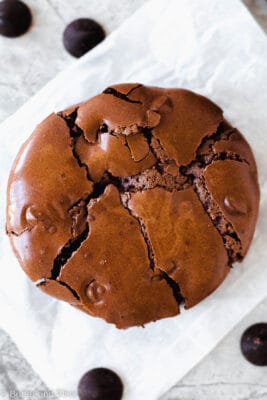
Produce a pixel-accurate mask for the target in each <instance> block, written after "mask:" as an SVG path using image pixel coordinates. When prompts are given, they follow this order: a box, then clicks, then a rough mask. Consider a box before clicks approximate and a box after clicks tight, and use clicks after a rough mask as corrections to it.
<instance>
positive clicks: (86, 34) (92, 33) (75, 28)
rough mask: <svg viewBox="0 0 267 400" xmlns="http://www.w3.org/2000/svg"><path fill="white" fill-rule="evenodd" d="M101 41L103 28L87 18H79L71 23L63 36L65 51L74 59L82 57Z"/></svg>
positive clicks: (103, 36) (103, 37)
mask: <svg viewBox="0 0 267 400" xmlns="http://www.w3.org/2000/svg"><path fill="white" fill-rule="evenodd" d="M103 39H105V32H104V30H103V28H102V27H101V26H100V25H99V23H98V22H96V21H94V20H92V19H89V18H79V19H76V20H75V21H73V22H71V23H70V24H69V25H68V26H67V27H66V29H65V31H64V34H63V43H64V46H65V49H66V50H67V51H68V52H69V53H70V54H71V55H73V56H74V57H81V56H83V55H84V54H85V53H87V52H88V51H89V50H91V49H92V48H93V47H95V46H96V45H97V44H98V43H100V42H101V41H102V40H103Z"/></svg>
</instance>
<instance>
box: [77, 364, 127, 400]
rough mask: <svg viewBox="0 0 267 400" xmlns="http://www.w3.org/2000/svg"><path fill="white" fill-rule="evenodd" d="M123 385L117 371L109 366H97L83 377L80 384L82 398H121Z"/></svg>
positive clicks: (108, 399)
mask: <svg viewBox="0 0 267 400" xmlns="http://www.w3.org/2000/svg"><path fill="white" fill-rule="evenodd" d="M122 392H123V385H122V382H121V380H120V378H119V377H118V375H117V374H115V372H113V371H111V370H110V369H107V368H95V369H92V370H90V371H88V372H87V373H86V374H84V375H83V377H82V378H81V380H80V382H79V385H78V394H79V398H80V400H120V399H121V398H122Z"/></svg>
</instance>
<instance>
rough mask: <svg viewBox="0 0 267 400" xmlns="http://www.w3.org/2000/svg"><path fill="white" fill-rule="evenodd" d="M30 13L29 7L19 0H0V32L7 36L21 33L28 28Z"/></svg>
mask: <svg viewBox="0 0 267 400" xmlns="http://www.w3.org/2000/svg"><path fill="white" fill-rule="evenodd" d="M31 23H32V14H31V11H30V9H29V7H28V6H27V5H26V4H25V3H23V2H22V1H19V0H5V1H1V2H0V34H1V35H3V36H7V37H16V36H20V35H23V34H24V33H25V32H27V30H28V29H29V28H30V26H31Z"/></svg>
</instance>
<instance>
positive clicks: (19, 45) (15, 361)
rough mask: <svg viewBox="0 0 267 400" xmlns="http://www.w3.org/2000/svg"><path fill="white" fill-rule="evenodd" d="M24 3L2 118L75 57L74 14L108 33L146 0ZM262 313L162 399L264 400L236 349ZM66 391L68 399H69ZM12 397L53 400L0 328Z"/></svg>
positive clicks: (10, 46) (0, 66)
mask: <svg viewBox="0 0 267 400" xmlns="http://www.w3.org/2000/svg"><path fill="white" fill-rule="evenodd" d="M177 1H178V0H177ZM188 1H190V0H188ZM26 2H27V3H28V4H29V5H30V6H31V8H32V11H33V14H34V26H33V28H32V30H31V32H30V33H28V34H27V35H24V36H23V37H21V38H19V39H15V40H14V39H6V38H2V37H0V54H1V63H0V121H1V120H3V119H4V118H5V117H7V116H8V115H10V114H12V113H13V112H14V111H16V110H17V108H18V107H19V106H20V105H22V104H23V103H24V102H25V101H26V100H27V99H28V98H29V97H30V96H32V95H33V94H34V93H36V92H37V91H38V90H39V89H40V88H41V87H42V86H43V85H44V84H45V83H46V82H47V81H48V80H49V79H51V78H53V77H54V76H55V75H56V73H57V72H59V71H61V70H62V69H64V68H65V67H66V66H68V65H69V64H70V63H71V62H73V60H74V59H73V58H72V57H71V56H69V55H68V54H67V53H66V52H65V51H64V49H63V46H62V40H61V36H62V31H63V29H64V27H65V25H66V24H67V23H68V22H70V21H71V20H72V19H74V18H77V17H84V16H88V17H92V18H95V19H96V20H98V21H99V22H100V23H102V25H103V26H104V28H105V30H106V32H107V33H109V32H111V31H112V30H114V29H115V28H116V27H117V26H119V25H120V23H121V22H122V21H123V20H124V19H125V18H127V17H128V16H130V15H131V14H132V13H133V12H134V11H135V10H136V9H137V8H138V7H139V6H141V5H142V4H143V3H144V0H120V1H116V0H73V1H65V0H26ZM245 3H246V4H247V5H248V6H249V8H250V9H251V10H252V12H253V14H254V15H255V17H256V18H257V19H258V21H259V22H260V23H261V24H262V26H263V27H264V28H265V29H266V31H267V1H266V0H245ZM266 40H267V37H266ZM230 311H231V310H229V312H230ZM266 313H267V301H265V302H264V303H262V304H261V305H260V306H259V307H257V309H256V310H254V311H253V312H252V313H251V314H250V315H249V316H248V317H247V318H246V319H245V320H244V321H242V322H241V323H240V324H239V325H238V326H237V327H236V328H235V329H234V330H233V331H232V332H231V333H230V334H229V335H228V336H227V337H226V338H225V339H224V340H223V341H222V342H221V344H220V345H219V346H217V348H216V349H215V350H214V351H213V352H211V353H210V354H209V355H208V356H207V357H206V358H205V359H204V360H203V361H202V362H201V363H200V364H199V365H198V366H197V367H195V368H194V369H193V370H192V371H191V372H190V373H189V374H188V375H187V376H186V377H185V378H184V379H183V380H181V381H180V382H178V383H177V386H176V387H174V388H173V389H172V390H171V391H169V392H168V393H167V394H166V396H164V398H163V399H164V400H204V399H205V400H222V399H224V400H254V399H257V400H267V367H264V368H261V367H254V366H252V365H250V364H249V363H247V362H246V361H245V360H244V359H243V357H242V356H241V354H240V350H239V339H240V336H241V334H242V332H243V330H244V329H245V328H246V327H247V326H248V325H250V324H251V323H253V322H259V321H266ZM0 323H1V322H0ZM18 329H22V327H18ZM67 395H68V394H67V393H66V398H70V397H68V396H67ZM13 398H20V399H34V400H35V399H36V400H37V399H41V398H46V399H50V400H55V399H56V396H55V395H53V394H51V393H49V389H48V388H46V387H45V385H44V384H43V383H42V382H41V380H40V379H39V378H38V376H36V374H35V373H34V371H33V370H32V369H31V367H30V366H29V365H28V363H27V362H26V361H25V360H24V359H23V358H22V356H21V355H20V354H19V352H18V350H17V349H16V346H15V345H14V344H13V343H12V341H11V340H10V338H9V337H8V336H7V335H6V333H5V332H4V331H1V330H0V399H1V400H7V399H13ZM163 399H162V400H163ZM140 400H145V399H140ZM155 400H157V399H155Z"/></svg>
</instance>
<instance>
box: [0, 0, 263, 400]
mask: <svg viewBox="0 0 267 400" xmlns="http://www.w3.org/2000/svg"><path fill="white" fill-rule="evenodd" d="M44 68H45V65H44ZM124 81H126V82H127V81H130V82H138V81H139V82H142V83H145V84H153V85H158V86H172V87H185V88H189V89H192V90H195V91H197V92H199V93H201V94H204V95H207V96H209V97H210V98H211V99H213V100H214V101H215V102H217V103H218V104H219V105H220V106H221V107H222V108H223V109H224V111H225V116H226V118H227V119H228V120H229V121H230V122H231V123H232V124H233V125H235V126H237V127H238V128H239V129H240V130H241V131H242V132H243V133H244V135H245V136H246V138H247V139H248V141H249V143H250V144H251V146H252V148H253V150H254V152H255V156H256V160H257V164H258V169H259V177H260V186H261V209H260V216H259V222H258V225H257V230H256V234H255V237H254V240H253V244H252V246H251V249H250V251H249V253H248V255H247V257H246V260H245V261H244V262H243V263H242V264H237V265H235V267H234V269H233V270H232V271H231V272H230V274H229V276H228V278H227V279H226V280H225V282H224V283H223V285H222V286H221V287H220V288H219V289H218V290H217V291H216V292H215V293H214V294H212V295H211V296H210V297H209V298H208V299H206V300H205V301H203V302H202V303H201V304H199V305H198V306H196V307H194V308H193V309H191V310H189V311H185V312H183V313H182V315H181V316H179V317H177V318H172V319H166V320H162V321H159V322H157V323H151V324H149V325H147V326H146V327H145V329H143V328H132V329H129V330H126V331H119V330H117V329H116V328H114V327H113V326H110V325H107V324H106V323H105V322H103V321H101V320H98V319H94V318H92V317H89V316H87V315H84V314H83V313H80V312H78V311H77V310H75V309H73V308H72V307H70V306H69V305H67V304H65V303H62V302H59V301H57V300H55V299H53V298H50V297H48V296H46V295H45V294H43V293H41V291H39V290H37V289H36V288H35V287H34V285H33V284H32V283H31V282H30V281H29V280H28V279H27V277H26V276H25V274H24V273H23V272H22V270H21V268H20V267H19V264H18V262H17V261H16V259H15V257H14V255H13V254H12V252H11V249H10V245H9V241H8V238H7V237H6V236H5V235H4V233H3V231H4V225H5V213H4V210H5V190H6V182H7V178H8V174H9V170H10V168H11V164H12V161H13V159H14V157H15V155H16V153H17V151H18V149H19V147H20V145H21V144H22V143H23V141H24V140H25V139H26V138H27V137H28V136H29V135H30V133H31V132H32V130H33V128H34V127H35V125H36V124H37V123H38V122H39V121H41V120H42V119H43V118H44V117H45V116H47V115H48V114H49V113H50V112H51V111H53V110H60V109H63V108H64V107H66V106H68V105H70V104H72V103H76V102H78V101H81V100H84V99H86V98H89V97H91V96H92V95H94V94H96V93H97V92H99V91H101V90H102V89H104V88H105V87H106V86H108V85H109V84H112V83H116V82H124ZM7 101H8V99H7ZM0 135H1V141H0V186H1V194H0V213H1V214H0V224H1V226H0V228H1V242H0V246H1V248H0V266H1V280H0V302H1V311H0V323H1V325H2V326H3V327H4V328H5V329H6V330H7V331H8V332H9V333H10V334H11V336H12V338H13V339H14V340H15V342H16V343H17V345H18V347H19V348H20V350H21V351H22V352H23V354H24V355H25V356H26V358H27V359H28V360H29V361H30V363H31V364H32V366H33V367H34V369H35V370H36V372H37V373H39V374H40V376H41V378H42V379H43V380H44V381H45V382H46V383H47V385H48V386H49V387H50V388H51V389H54V390H57V389H62V390H70V391H74V392H75V390H76V385H77V382H78V380H79V378H80V376H81V375H82V374H83V373H84V372H85V371H87V370H88V369H90V368H93V367H97V366H106V367H109V368H112V369H113V370H115V371H117V372H118V373H119V375H120V376H121V377H122V378H123V381H124V383H125V397H124V398H125V399H127V400H155V399H158V398H159V397H160V395H162V394H163V393H164V392H165V391H166V390H168V389H169V388H170V386H172V385H173V384H174V383H176V382H177V381H178V380H179V379H180V378H181V377H182V376H184V375H185V374H186V373H187V372H188V371H189V370H190V369H191V368H192V367H193V366H194V365H196V363H198V362H199V361H200V360H201V359H202V358H203V357H204V356H205V355H206V354H207V353H208V352H210V351H211V349H212V348H214V346H216V344H217V343H218V342H219V341H220V340H221V339H222V338H223V336H224V335H226V334H227V333H228V332H229V331H230V330H231V329H232V328H233V327H234V325H236V324H237V323H238V322H239V321H240V320H241V319H242V318H243V317H244V316H245V315H246V314H247V313H249V312H250V311H251V310H252V308H254V307H255V306H256V305H257V304H258V303H259V302H260V301H262V300H263V299H264V297H265V296H266V286H267V265H266V260H267V246H266V240H267V204H266V203H267V182H266V177H267V156H266V154H267V39H266V37H265V35H264V33H263V32H262V31H261V29H260V28H259V27H258V25H257V24H256V22H255V21H254V20H253V19H252V17H251V16H250V14H249V12H248V11H247V10H246V8H245V7H244V6H243V5H242V4H241V3H240V2H239V1H238V0H224V1H221V2H219V1H214V0H190V1H188V0H179V1H177V0H169V1H165V0H152V1H150V2H148V3H146V4H145V6H144V7H143V8H141V9H140V10H139V11H138V12H137V13H136V14H134V15H133V16H132V17H131V18H130V19H129V20H127V21H126V22H125V23H124V24H123V26H121V27H120V29H118V30H117V31H116V32H114V33H113V34H111V35H110V36H109V37H108V38H107V40H106V41H105V42H104V43H103V44H101V45H100V46H99V47H97V48H96V49H95V50H93V51H91V52H90V53H89V54H88V55H86V56H85V57H84V58H82V59H81V60H79V61H78V62H76V63H74V64H73V66H72V67H71V68H69V69H67V70H66V71H64V72H63V73H61V74H60V75H59V76H58V77H57V78H56V79H54V80H53V81H52V82H50V83H49V84H48V85H47V86H46V87H45V88H43V89H42V90H41V91H40V92H39V93H38V94H37V95H36V96H35V97H33V98H32V99H31V100H30V101H29V102H28V103H27V104H26V105H24V106H23V107H22V108H21V109H20V110H19V111H18V112H17V113H16V114H15V115H13V116H12V117H11V118H9V119H8V120H7V121H5V122H4V123H3V124H2V125H1V126H0ZM65 394H66V393H65ZM59 397H60V398H62V399H63V398H66V396H65V397H64V395H63V394H61V395H59ZM73 398H75V394H74V393H73Z"/></svg>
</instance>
